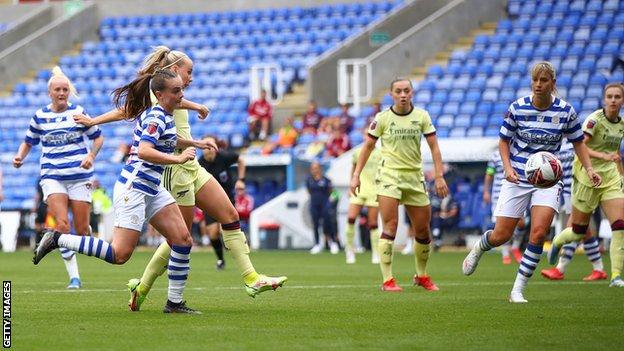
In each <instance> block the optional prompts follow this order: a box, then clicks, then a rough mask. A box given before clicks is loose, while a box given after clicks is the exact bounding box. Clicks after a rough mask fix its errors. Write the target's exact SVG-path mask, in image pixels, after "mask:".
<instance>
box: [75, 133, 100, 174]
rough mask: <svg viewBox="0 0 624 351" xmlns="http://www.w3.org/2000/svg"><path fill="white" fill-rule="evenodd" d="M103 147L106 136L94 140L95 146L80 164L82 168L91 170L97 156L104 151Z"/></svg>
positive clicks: (92, 146)
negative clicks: (101, 150)
mask: <svg viewBox="0 0 624 351" xmlns="http://www.w3.org/2000/svg"><path fill="white" fill-rule="evenodd" d="M102 145H104V136H102V135H98V136H97V137H96V138H95V139H93V145H91V151H89V153H88V154H87V156H86V157H85V158H84V159H83V160H82V162H81V163H80V167H81V168H84V169H89V168H91V167H92V166H93V161H95V158H96V157H97V154H98V153H99V152H100V149H102Z"/></svg>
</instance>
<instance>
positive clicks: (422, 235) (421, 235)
mask: <svg viewBox="0 0 624 351" xmlns="http://www.w3.org/2000/svg"><path fill="white" fill-rule="evenodd" d="M414 233H415V237H416V239H417V240H428V239H430V238H431V230H430V229H429V226H422V227H420V226H419V227H416V228H414Z"/></svg>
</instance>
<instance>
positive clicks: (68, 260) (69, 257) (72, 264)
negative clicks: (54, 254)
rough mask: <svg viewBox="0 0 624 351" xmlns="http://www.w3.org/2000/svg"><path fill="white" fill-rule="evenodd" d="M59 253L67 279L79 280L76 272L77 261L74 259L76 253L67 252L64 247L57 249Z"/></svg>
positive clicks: (78, 274)
mask: <svg viewBox="0 0 624 351" xmlns="http://www.w3.org/2000/svg"><path fill="white" fill-rule="evenodd" d="M59 251H60V252H61V257H62V258H63V263H65V269H66V270H67V275H69V279H72V278H78V279H80V273H79V272H78V260H77V259H76V253H75V252H74V251H72V250H68V249H66V248H64V247H61V248H59Z"/></svg>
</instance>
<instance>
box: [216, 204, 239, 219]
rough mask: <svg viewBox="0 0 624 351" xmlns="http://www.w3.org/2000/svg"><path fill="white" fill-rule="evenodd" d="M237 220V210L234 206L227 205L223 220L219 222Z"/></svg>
mask: <svg viewBox="0 0 624 351" xmlns="http://www.w3.org/2000/svg"><path fill="white" fill-rule="evenodd" d="M238 220H239V217H238V212H237V211H236V209H235V208H234V206H229V207H228V209H227V212H226V213H225V215H224V218H223V221H220V222H221V223H232V222H236V221H238Z"/></svg>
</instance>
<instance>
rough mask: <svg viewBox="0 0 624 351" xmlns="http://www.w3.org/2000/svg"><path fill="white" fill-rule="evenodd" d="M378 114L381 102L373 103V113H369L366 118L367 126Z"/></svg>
mask: <svg viewBox="0 0 624 351" xmlns="http://www.w3.org/2000/svg"><path fill="white" fill-rule="evenodd" d="M379 112H381V102H379V101H376V102H375V103H373V111H371V113H370V114H369V115H368V116H367V117H366V125H367V126H368V125H370V124H371V123H373V120H374V119H375V116H377V114H378V113H379Z"/></svg>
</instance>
